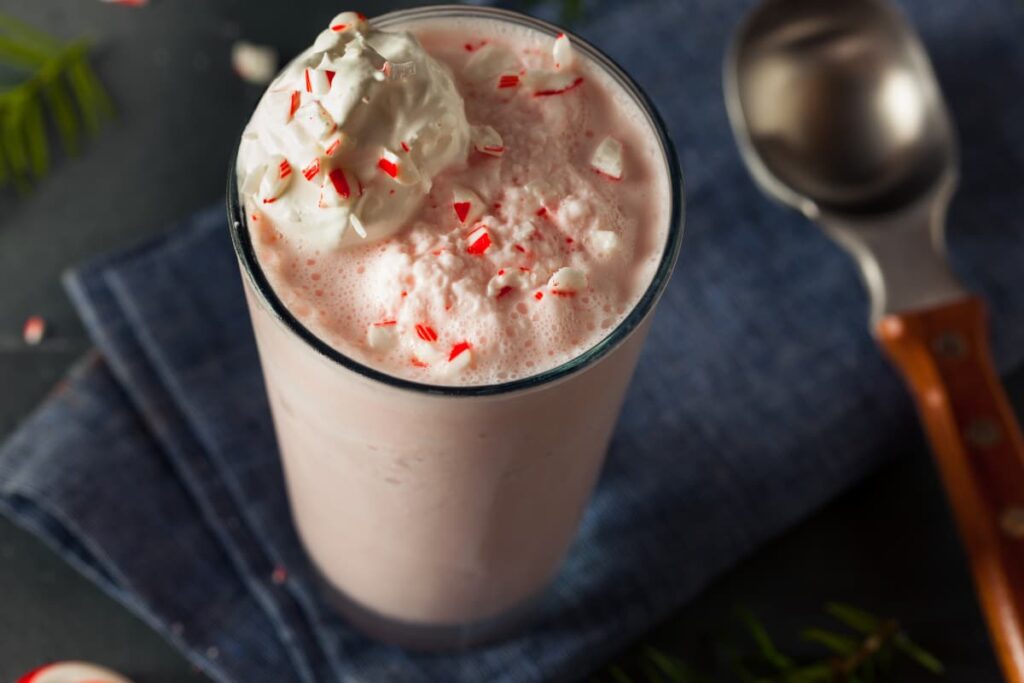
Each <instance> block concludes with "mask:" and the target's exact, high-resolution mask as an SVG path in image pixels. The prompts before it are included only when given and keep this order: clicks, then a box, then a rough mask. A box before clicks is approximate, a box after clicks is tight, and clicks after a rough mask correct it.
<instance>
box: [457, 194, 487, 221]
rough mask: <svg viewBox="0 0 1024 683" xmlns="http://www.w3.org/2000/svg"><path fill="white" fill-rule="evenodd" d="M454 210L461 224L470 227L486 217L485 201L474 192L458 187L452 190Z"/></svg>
mask: <svg viewBox="0 0 1024 683" xmlns="http://www.w3.org/2000/svg"><path fill="white" fill-rule="evenodd" d="M452 210H453V211H455V217H456V218H458V219H459V223H462V224H463V225H468V224H470V223H473V222H474V221H476V219H477V218H480V216H482V215H484V200H483V199H481V198H480V195H478V194H477V193H476V192H473V190H470V189H469V188H467V187H461V186H458V185H456V186H455V188H454V189H453V190H452Z"/></svg>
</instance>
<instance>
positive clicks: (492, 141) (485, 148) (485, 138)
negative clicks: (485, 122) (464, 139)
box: [469, 126, 505, 157]
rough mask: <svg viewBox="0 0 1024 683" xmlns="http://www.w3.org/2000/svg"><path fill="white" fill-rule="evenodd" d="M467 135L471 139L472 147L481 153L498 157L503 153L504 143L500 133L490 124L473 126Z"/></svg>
mask: <svg viewBox="0 0 1024 683" xmlns="http://www.w3.org/2000/svg"><path fill="white" fill-rule="evenodd" d="M469 136H470V140H472V141H473V149H475V150H476V151H478V152H480V153H481V154H488V155H490V156H492V157H500V156H501V155H502V154H504V153H505V143H504V142H503V141H502V139H501V135H500V134H499V133H498V131H496V130H494V129H493V128H491V127H490V126H473V127H472V128H471V129H470V132H469Z"/></svg>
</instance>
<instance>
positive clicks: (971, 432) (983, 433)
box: [964, 417, 1002, 448]
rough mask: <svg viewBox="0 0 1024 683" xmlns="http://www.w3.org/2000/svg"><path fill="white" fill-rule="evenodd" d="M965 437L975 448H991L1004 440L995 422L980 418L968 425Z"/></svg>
mask: <svg viewBox="0 0 1024 683" xmlns="http://www.w3.org/2000/svg"><path fill="white" fill-rule="evenodd" d="M964 437H965V438H966V439H967V443H968V444H970V445H971V446H974V447H975V448H991V447H992V446H995V445H996V444H997V443H999V441H1000V440H1001V439H1002V432H1000V430H999V425H998V424H997V423H996V422H995V420H992V419H989V418H987V417H978V418H975V419H973V420H971V421H970V422H969V423H968V425H967V429H966V430H965V431H964Z"/></svg>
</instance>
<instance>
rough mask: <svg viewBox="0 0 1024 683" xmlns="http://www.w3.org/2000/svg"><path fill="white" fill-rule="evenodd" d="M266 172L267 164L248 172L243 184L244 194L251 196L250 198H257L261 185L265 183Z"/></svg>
mask: <svg viewBox="0 0 1024 683" xmlns="http://www.w3.org/2000/svg"><path fill="white" fill-rule="evenodd" d="M266 171H267V167H266V165H265V164H261V165H259V166H257V167H255V168H251V169H249V170H248V171H246V173H245V180H244V181H243V182H242V194H243V195H249V196H250V197H252V196H256V193H257V192H259V190H260V184H262V183H263V174H264V173H266Z"/></svg>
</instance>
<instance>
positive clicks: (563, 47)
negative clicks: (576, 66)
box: [551, 33, 573, 71]
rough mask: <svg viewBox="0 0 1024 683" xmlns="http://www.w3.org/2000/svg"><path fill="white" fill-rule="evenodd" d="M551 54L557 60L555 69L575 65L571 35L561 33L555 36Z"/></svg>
mask: <svg viewBox="0 0 1024 683" xmlns="http://www.w3.org/2000/svg"><path fill="white" fill-rule="evenodd" d="M551 55H552V57H554V60H555V69H556V70H558V71H561V70H563V69H571V68H572V65H573V51H572V44H570V43H569V36H567V35H565V34H564V33H559V34H558V36H557V37H556V38H555V44H554V45H553V46H552V47H551Z"/></svg>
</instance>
